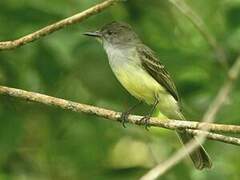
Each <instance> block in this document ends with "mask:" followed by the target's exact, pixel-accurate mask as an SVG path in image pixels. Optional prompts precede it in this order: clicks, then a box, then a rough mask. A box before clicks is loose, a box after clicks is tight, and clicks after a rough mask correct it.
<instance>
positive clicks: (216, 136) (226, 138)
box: [185, 129, 240, 146]
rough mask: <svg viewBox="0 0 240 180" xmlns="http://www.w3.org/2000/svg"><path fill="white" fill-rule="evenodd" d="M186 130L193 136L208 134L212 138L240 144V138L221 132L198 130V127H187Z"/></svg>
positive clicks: (207, 136)
mask: <svg viewBox="0 0 240 180" xmlns="http://www.w3.org/2000/svg"><path fill="white" fill-rule="evenodd" d="M185 131H186V132H187V133H189V134H192V135H193V136H199V135H204V136H206V138H208V139H211V140H215V141H220V142H225V143H228V144H233V145H238V146H240V138H235V137H230V136H224V135H221V134H216V133H211V132H207V131H202V130H196V129H186V130H185Z"/></svg>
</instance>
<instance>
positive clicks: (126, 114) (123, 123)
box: [120, 112, 129, 128]
mask: <svg viewBox="0 0 240 180" xmlns="http://www.w3.org/2000/svg"><path fill="white" fill-rule="evenodd" d="M128 116H129V112H123V113H122V114H121V117H120V120H121V123H122V126H123V127H124V128H126V125H125V123H126V122H127V121H128Z"/></svg>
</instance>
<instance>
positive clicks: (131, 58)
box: [84, 21, 212, 170]
mask: <svg viewBox="0 0 240 180" xmlns="http://www.w3.org/2000/svg"><path fill="white" fill-rule="evenodd" d="M84 35H87V36H91V37H95V38H96V39H97V40H98V41H100V42H101V44H102V46H103V48H104V50H105V52H106V54H107V56H108V60H109V65H110V67H111V69H112V71H113V73H114V75H115V76H116V78H117V79H118V81H119V82H120V83H121V84H122V86H123V87H124V88H125V89H126V90H127V91H128V92H129V93H130V94H131V95H132V96H134V97H135V98H136V99H138V100H139V102H145V103H147V104H148V105H152V107H153V108H152V110H151V112H150V113H149V115H148V116H145V117H144V118H143V119H142V120H144V122H145V123H146V124H147V122H148V120H149V117H150V116H151V115H152V112H153V111H154V110H155V109H158V110H159V111H160V114H162V115H164V116H165V117H167V118H169V119H180V120H186V119H185V117H184V115H183V113H182V110H181V105H180V97H179V95H178V92H177V88H176V86H175V84H174V82H173V80H172V78H171V76H170V74H169V72H168V71H167V69H166V67H165V66H164V65H163V64H162V63H161V62H160V60H159V58H158V57H157V55H156V53H155V52H154V51H153V50H152V49H150V48H149V47H148V46H147V45H145V44H144V43H143V41H142V40H141V39H140V38H139V36H138V35H137V33H136V32H135V31H134V30H133V28H132V27H131V26H130V25H129V24H127V23H125V22H117V21H113V22H110V23H107V24H105V25H104V26H102V27H101V28H100V29H98V30H96V31H91V32H85V33H84ZM134 108H135V106H134V107H132V108H130V110H129V111H127V112H125V113H122V120H123V124H124V122H125V120H126V118H127V115H129V113H130V111H131V110H132V109H134ZM176 132H177V134H178V137H179V139H180V140H181V142H182V143H183V145H184V144H187V143H188V142H189V141H196V143H198V142H197V139H195V138H194V136H193V135H191V134H188V133H187V132H185V131H184V130H176ZM189 156H190V158H191V160H192V162H193V164H194V166H195V168H196V169H198V170H202V169H204V168H211V166H212V161H211V159H210V157H209V155H208V153H207V152H206V150H205V149H204V148H203V146H202V145H200V144H199V147H198V148H197V149H195V150H194V151H193V152H191V153H190V154H189Z"/></svg>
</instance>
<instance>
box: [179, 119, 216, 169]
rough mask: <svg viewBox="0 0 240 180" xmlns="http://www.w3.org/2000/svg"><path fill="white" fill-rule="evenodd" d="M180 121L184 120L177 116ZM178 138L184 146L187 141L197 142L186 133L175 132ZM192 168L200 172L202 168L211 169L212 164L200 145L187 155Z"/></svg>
mask: <svg viewBox="0 0 240 180" xmlns="http://www.w3.org/2000/svg"><path fill="white" fill-rule="evenodd" d="M178 116H179V117H180V118H181V119H182V120H185V118H184V116H183V115H182V114H180V115H178ZM177 134H178V137H179V138H180V140H181V142H182V143H183V145H184V144H187V143H188V142H189V141H192V140H193V141H197V140H196V139H195V138H194V137H193V136H192V135H190V134H188V133H186V132H181V131H177ZM189 156H190V158H191V160H192V162H193V164H194V166H195V167H196V168H197V169H199V170H201V169H204V168H211V166H212V162H211V159H210V157H209V155H208V153H207V152H206V151H205V149H204V148H203V146H202V145H199V147H198V148H197V149H196V150H194V151H193V152H192V153H191V154H189Z"/></svg>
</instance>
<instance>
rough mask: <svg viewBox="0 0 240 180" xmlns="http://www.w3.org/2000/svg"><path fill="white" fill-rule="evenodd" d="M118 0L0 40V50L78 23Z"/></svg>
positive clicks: (108, 0)
mask: <svg viewBox="0 0 240 180" xmlns="http://www.w3.org/2000/svg"><path fill="white" fill-rule="evenodd" d="M118 1H120V0H106V1H104V2H102V3H99V4H97V5H95V6H93V7H91V8H89V9H87V10H85V11H83V12H81V13H78V14H75V15H73V16H71V17H68V18H66V19H63V20H61V21H58V22H56V23H54V24H51V25H49V26H46V27H44V28H42V29H40V30H38V31H36V32H33V33H31V34H28V35H26V36H23V37H21V38H19V39H16V40H13V41H3V42H0V51H1V50H7V49H13V48H16V47H20V46H23V45H25V44H27V43H30V42H33V41H35V40H38V39H40V38H42V37H44V36H46V35H49V34H51V33H53V32H55V31H57V30H60V29H62V28H64V27H66V26H69V25H71V24H76V23H79V22H81V21H83V20H85V19H87V18H88V17H90V16H92V15H95V14H98V13H100V12H102V11H103V10H104V9H106V8H108V7H109V6H111V5H113V4H114V3H116V2H118Z"/></svg>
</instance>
